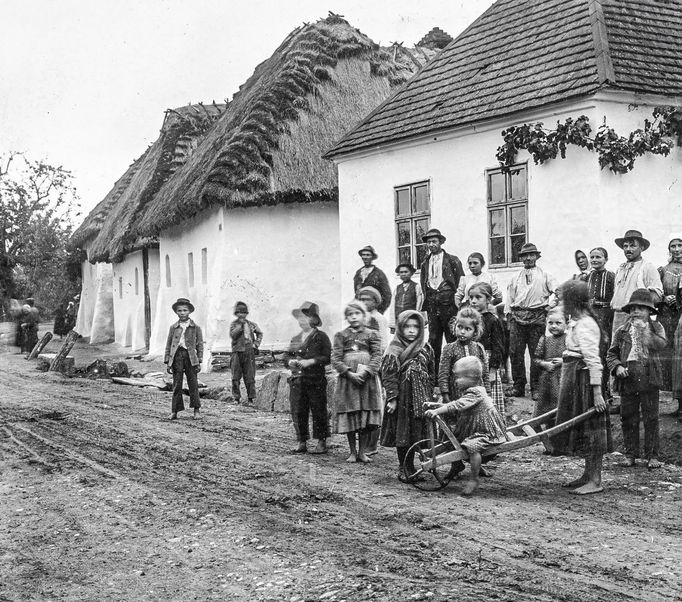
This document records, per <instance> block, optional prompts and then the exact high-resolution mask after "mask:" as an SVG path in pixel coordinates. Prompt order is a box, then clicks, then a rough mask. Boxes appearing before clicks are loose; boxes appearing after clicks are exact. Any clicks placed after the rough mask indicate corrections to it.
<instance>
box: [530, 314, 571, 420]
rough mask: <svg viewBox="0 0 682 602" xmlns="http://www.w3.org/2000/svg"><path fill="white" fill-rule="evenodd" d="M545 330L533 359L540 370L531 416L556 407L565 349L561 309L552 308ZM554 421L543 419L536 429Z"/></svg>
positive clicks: (564, 319)
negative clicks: (546, 332) (545, 332)
mask: <svg viewBox="0 0 682 602" xmlns="http://www.w3.org/2000/svg"><path fill="white" fill-rule="evenodd" d="M547 331H548V332H549V335H547V334H544V335H543V336H542V337H541V338H540V341H539V342H538V346H537V349H536V350H535V358H534V359H533V361H534V362H535V365H536V366H538V368H540V370H541V372H540V378H539V380H538V395H537V399H536V400H535V408H534V410H533V418H537V417H538V416H542V414H546V413H547V412H549V411H550V410H554V409H556V407H557V405H558V403H559V381H560V379H561V365H562V364H563V359H562V358H563V353H564V351H565V350H566V317H565V316H564V312H563V310H561V309H559V308H554V309H553V310H552V311H550V312H549V315H548V316H547ZM554 423H555V421H554V419H553V418H552V419H550V420H545V421H544V422H543V423H542V424H539V425H538V426H537V429H536V430H539V429H540V428H541V427H542V425H544V426H546V427H547V428H551V427H553V426H554Z"/></svg>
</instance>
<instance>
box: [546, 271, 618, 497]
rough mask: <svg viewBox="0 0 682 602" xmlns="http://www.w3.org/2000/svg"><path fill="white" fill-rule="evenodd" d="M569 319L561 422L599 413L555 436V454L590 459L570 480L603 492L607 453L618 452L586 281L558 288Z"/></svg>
mask: <svg viewBox="0 0 682 602" xmlns="http://www.w3.org/2000/svg"><path fill="white" fill-rule="evenodd" d="M559 299H560V300H561V302H562V303H563V307H564V313H565V314H566V318H567V320H568V330H567V333H566V351H564V356H563V364H562V366H561V384H560V389H559V407H558V411H557V418H556V421H557V424H559V423H561V422H565V421H567V420H570V419H571V418H575V417H576V416H579V415H580V414H583V413H584V412H586V411H587V410H589V409H590V408H592V407H594V408H595V409H596V410H597V412H598V413H596V414H593V415H592V416H591V417H590V418H588V419H587V420H585V421H583V422H581V423H579V424H577V425H575V426H574V427H572V428H570V429H567V430H565V431H562V432H561V433H559V434H557V435H555V436H554V437H552V438H551V443H552V446H553V449H554V453H556V454H558V455H578V456H582V457H583V458H585V470H584V471H583V474H582V475H581V476H580V477H579V478H577V479H575V480H574V481H571V482H570V483H566V484H565V485H564V487H570V488H571V489H572V491H571V493H574V494H576V495H587V494H590V493H598V492H600V491H603V487H602V484H601V472H602V461H603V456H604V454H606V453H609V452H611V451H613V442H612V439H611V424H610V422H609V414H608V413H607V412H606V402H605V401H604V397H603V395H602V390H601V389H602V387H601V382H602V380H601V379H602V370H603V366H602V362H601V359H600V357H599V347H600V342H601V331H600V329H599V325H598V324H597V321H596V320H595V318H594V315H593V313H592V309H591V308H590V299H589V294H588V288H587V285H586V284H585V283H584V282H581V281H579V280H569V281H568V282H565V283H564V284H562V285H561V287H560V288H559Z"/></svg>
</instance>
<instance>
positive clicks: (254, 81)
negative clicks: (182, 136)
mask: <svg viewBox="0 0 682 602" xmlns="http://www.w3.org/2000/svg"><path fill="white" fill-rule="evenodd" d="M435 54H436V51H434V50H432V49H429V48H414V49H406V48H403V47H402V45H397V44H396V45H394V46H392V47H389V48H380V47H379V46H377V44H375V43H374V42H373V41H372V40H370V39H369V38H368V37H367V36H365V35H364V34H362V33H360V32H359V31H358V30H357V29H355V28H353V27H351V26H350V25H349V24H348V22H346V21H345V20H344V19H343V18H341V17H339V16H338V15H333V14H331V13H330V16H329V17H327V18H326V19H322V20H320V21H318V22H316V23H312V24H305V25H303V26H302V27H299V28H297V29H296V30H295V31H293V32H292V33H291V34H290V35H289V36H288V37H287V38H286V39H285V40H284V42H283V43H282V44H281V45H280V46H279V48H277V50H276V51H275V53H274V54H273V55H272V56H271V57H270V58H269V59H267V60H266V61H265V62H263V63H261V64H260V65H259V66H258V67H257V68H256V70H255V71H254V73H253V75H252V76H251V77H250V78H249V79H248V80H247V82H246V83H245V84H244V85H243V86H241V88H240V91H239V92H238V93H237V94H236V95H235V96H234V98H233V100H232V101H231V102H230V103H229V104H228V106H227V109H226V111H225V113H224V114H223V115H222V116H221V117H220V119H219V120H218V121H217V122H216V124H215V125H214V126H213V128H212V129H211V130H210V132H208V134H207V136H206V137H205V138H204V139H203V140H202V141H201V143H200V144H199V146H198V147H197V149H196V151H195V152H194V154H193V155H192V156H191V157H190V158H189V160H188V161H187V162H186V163H185V164H184V165H183V166H182V167H181V168H180V169H178V171H177V172H176V173H175V174H174V176H173V178H171V180H170V181H169V182H168V184H167V185H165V186H164V187H163V188H162V189H161V190H160V191H159V192H158V194H157V195H156V196H155V198H154V199H153V200H152V201H151V202H150V203H149V205H148V207H147V209H146V210H145V211H143V212H140V214H139V215H140V219H139V222H138V223H139V226H138V229H137V234H138V235H140V236H154V235H155V234H157V233H158V232H159V231H160V230H161V229H163V228H166V227H168V226H171V225H173V224H176V223H179V222H181V221H182V220H184V219H187V218H189V217H191V216H193V215H195V214H197V213H198V212H200V211H201V210H203V209H205V208H207V207H210V206H214V205H224V206H227V207H231V208H233V207H248V206H257V205H274V204H279V203H292V202H311V201H317V200H321V201H336V200H338V187H337V175H336V168H335V166H334V165H333V164H331V163H330V162H328V161H325V160H323V159H322V154H323V153H324V152H325V150H326V149H327V148H329V147H330V146H331V144H332V143H333V142H334V141H336V140H337V139H338V138H339V137H340V136H341V135H342V134H343V133H344V132H345V131H347V130H348V129H350V128H352V127H353V126H354V125H355V124H356V123H358V122H359V121H360V120H361V119H362V118H363V117H364V116H365V115H367V114H368V113H370V112H371V111H372V110H373V109H375V108H376V107H377V106H378V105H379V104H380V103H381V102H383V101H384V100H385V99H386V98H387V97H388V96H389V95H390V93H391V92H392V90H393V89H394V88H395V87H396V86H400V85H401V84H403V83H404V82H406V81H407V80H408V79H409V78H410V77H411V76H412V75H413V74H414V73H415V72H416V71H417V70H418V69H419V68H420V67H421V66H422V65H423V64H425V63H426V62H427V61H428V60H429V59H430V58H431V57H433V56H434V55H435Z"/></svg>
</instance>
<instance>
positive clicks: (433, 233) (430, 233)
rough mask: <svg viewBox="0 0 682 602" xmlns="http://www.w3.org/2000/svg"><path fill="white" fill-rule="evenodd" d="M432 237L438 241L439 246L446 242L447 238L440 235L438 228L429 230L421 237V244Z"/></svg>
mask: <svg viewBox="0 0 682 602" xmlns="http://www.w3.org/2000/svg"><path fill="white" fill-rule="evenodd" d="M434 237H435V238H438V240H440V244H443V243H444V242H445V241H446V240H447V238H445V236H443V235H442V234H441V233H440V230H439V229H438V228H430V229H429V231H428V232H427V233H426V234H424V236H422V242H426V241H427V240H428V239H429V238H434Z"/></svg>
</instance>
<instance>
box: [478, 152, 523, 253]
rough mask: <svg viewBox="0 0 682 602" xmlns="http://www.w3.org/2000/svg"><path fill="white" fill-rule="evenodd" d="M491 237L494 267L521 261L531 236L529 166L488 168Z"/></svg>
mask: <svg viewBox="0 0 682 602" xmlns="http://www.w3.org/2000/svg"><path fill="white" fill-rule="evenodd" d="M485 177H486V184H487V188H488V197H487V198H488V240H489V264H490V266H491V267H506V266H511V265H514V264H518V263H521V261H520V260H519V251H520V250H521V247H522V246H523V245H524V244H525V243H526V242H527V240H528V168H527V167H526V165H514V166H513V167H510V168H509V169H507V170H502V169H499V168H498V169H488V170H486V172H485Z"/></svg>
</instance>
